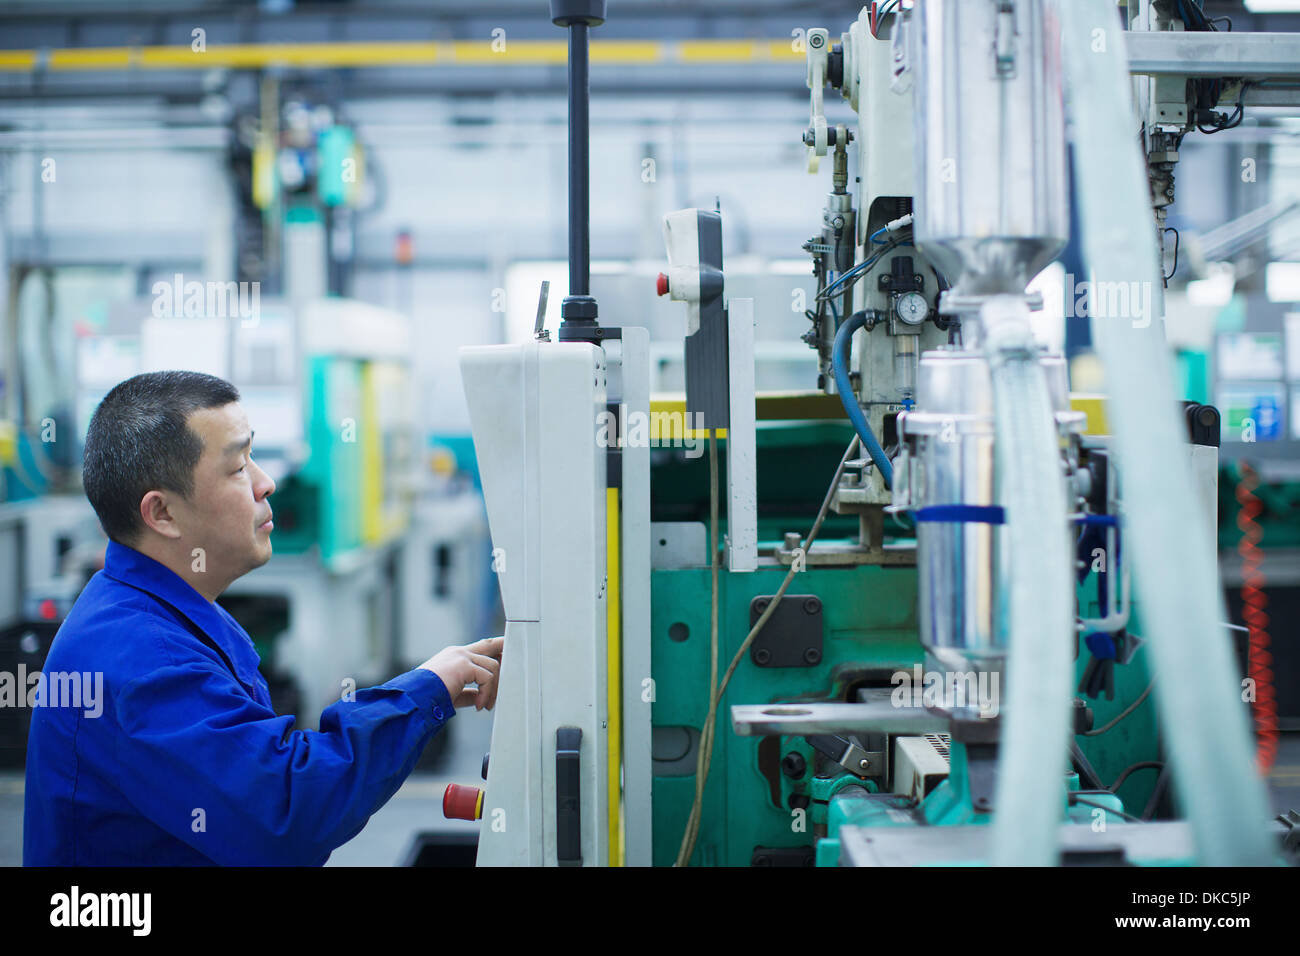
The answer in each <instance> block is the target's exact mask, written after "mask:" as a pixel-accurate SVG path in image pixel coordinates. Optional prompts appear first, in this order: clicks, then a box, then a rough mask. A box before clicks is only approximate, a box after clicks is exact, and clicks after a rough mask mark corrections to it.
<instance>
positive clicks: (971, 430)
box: [899, 349, 1081, 672]
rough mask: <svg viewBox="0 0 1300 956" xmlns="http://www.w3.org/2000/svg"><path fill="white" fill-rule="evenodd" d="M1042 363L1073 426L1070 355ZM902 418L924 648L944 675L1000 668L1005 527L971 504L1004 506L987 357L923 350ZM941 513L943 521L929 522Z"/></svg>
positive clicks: (1061, 422)
mask: <svg viewBox="0 0 1300 956" xmlns="http://www.w3.org/2000/svg"><path fill="white" fill-rule="evenodd" d="M1039 361H1040V363H1041V364H1042V366H1043V370H1044V372H1045V373H1046V375H1047V380H1048V389H1049V391H1050V393H1051V396H1052V404H1053V407H1054V409H1055V411H1056V416H1057V422H1058V427H1059V428H1060V429H1061V431H1062V433H1069V432H1072V431H1076V430H1077V429H1078V428H1079V427H1080V420H1081V416H1079V415H1078V414H1076V413H1072V412H1070V411H1069V393H1068V387H1067V384H1066V366H1065V362H1064V360H1063V359H1062V358H1061V357H1060V356H1058V355H1044V356H1042V357H1041V358H1040V360H1039ZM899 421H900V423H899V430H900V435H901V437H902V441H903V445H904V448H905V450H906V453H907V466H906V475H907V489H906V494H907V499H908V502H909V504H910V506H911V508H912V511H913V514H914V515H915V516H916V517H917V523H916V555H917V557H916V561H917V575H918V585H919V597H918V603H919V617H920V621H919V623H920V639H921V644H922V645H923V646H924V647H925V648H926V650H927V652H928V653H929V655H930V657H931V658H932V660H933V661H934V662H935V663H936V665H937V666H938V667H939V668H941V669H943V670H946V671H954V672H960V671H966V670H971V669H974V670H990V671H996V670H1000V669H1001V664H1002V659H1003V658H1004V657H1005V655H1006V649H1007V644H1006V633H1005V629H1003V628H1001V627H999V626H998V612H999V609H998V607H997V595H998V589H997V587H996V584H997V576H998V574H999V571H998V568H999V562H998V551H997V548H998V533H999V527H1000V526H999V525H998V524H996V523H992V522H990V521H987V520H978V516H979V514H980V513H979V512H977V511H973V510H970V509H978V508H993V507H994V506H996V505H997V503H998V502H997V497H996V488H997V485H996V483H995V482H996V479H995V473H994V438H993V386H992V379H991V377H990V374H989V365H988V360H987V358H986V357H985V356H984V355H983V354H982V353H980V352H977V351H972V350H960V349H940V350H937V351H930V352H925V353H924V354H922V356H921V361H920V369H919V376H918V381H917V410H916V411H913V412H908V413H906V414H904V415H902V416H900V420H899ZM931 509H939V510H937V511H936V510H931ZM944 509H946V511H945V510H944ZM954 509H955V510H954ZM986 514H990V513H986ZM935 515H939V516H944V515H946V517H942V518H941V520H927V518H930V517H933V516H935Z"/></svg>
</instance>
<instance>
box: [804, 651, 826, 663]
mask: <svg viewBox="0 0 1300 956" xmlns="http://www.w3.org/2000/svg"><path fill="white" fill-rule="evenodd" d="M803 659H804V660H805V661H807V662H808V663H809V664H819V663H821V659H822V652H821V651H819V650H817V648H815V647H810V648H808V649H807V650H805V651H804V652H803Z"/></svg>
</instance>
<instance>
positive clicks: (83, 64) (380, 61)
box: [0, 38, 802, 73]
mask: <svg viewBox="0 0 1300 956" xmlns="http://www.w3.org/2000/svg"><path fill="white" fill-rule="evenodd" d="M567 57H568V45H567V43H566V42H565V41H563V40H510V39H508V38H506V39H505V42H504V44H503V45H494V43H493V42H492V41H486V40H483V41H480V40H458V41H455V42H446V43H434V42H421V43H402V42H380V43H375V42H363V43H243V44H240V43H234V44H215V43H214V44H209V45H208V46H207V47H206V49H204V50H202V51H196V50H194V49H192V48H191V47H189V46H144V47H85V48H69V49H54V50H48V51H46V50H0V72H10V73H13V72H22V73H27V72H33V71H35V70H39V69H46V70H51V71H78V70H81V71H85V70H129V69H142V70H150V69H153V70H209V69H235V70H252V69H266V68H271V67H317V68H322V67H354V68H360V67H385V66H427V65H431V64H437V65H439V66H466V67H481V66H550V65H562V64H563V63H564V62H565V60H566V59H567ZM801 58H802V54H801V53H798V52H796V51H794V50H793V49H792V48H791V44H790V42H789V41H788V40H665V41H644V40H593V41H592V43H591V62H592V63H599V64H614V65H624V66H629V65H654V64H672V63H691V64H729V63H752V62H767V61H772V60H785V59H788V60H795V59H801Z"/></svg>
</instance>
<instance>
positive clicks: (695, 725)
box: [651, 421, 1175, 866]
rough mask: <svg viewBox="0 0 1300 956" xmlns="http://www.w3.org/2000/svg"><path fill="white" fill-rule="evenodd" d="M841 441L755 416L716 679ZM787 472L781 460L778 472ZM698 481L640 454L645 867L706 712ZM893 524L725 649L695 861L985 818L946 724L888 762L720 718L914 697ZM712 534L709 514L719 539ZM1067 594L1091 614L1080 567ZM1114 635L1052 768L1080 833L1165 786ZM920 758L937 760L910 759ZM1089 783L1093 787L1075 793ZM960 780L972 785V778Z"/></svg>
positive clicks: (702, 483)
mask: <svg viewBox="0 0 1300 956" xmlns="http://www.w3.org/2000/svg"><path fill="white" fill-rule="evenodd" d="M852 434H853V432H852V429H851V427H850V426H849V425H848V423H847V422H842V421H841V422H836V421H765V422H761V423H760V424H759V427H758V431H757V442H756V445H757V461H758V469H759V473H760V475H762V476H763V479H764V480H763V481H762V482H761V484H760V489H761V492H762V495H761V497H760V499H759V508H758V511H759V515H760V519H759V530H760V537H759V540H760V554H761V555H762V556H763V557H762V558H761V559H760V566H759V567H758V569H757V570H755V571H752V572H742V573H737V572H730V571H728V570H726V568H725V567H723V568H720V570H719V600H718V630H719V648H718V661H719V664H718V670H719V673H721V672H723V671H725V669H726V667H727V664H728V662H730V661H731V660H732V658H733V656H734V655H735V654H736V652H737V650H738V649H739V648H740V645H741V643H742V641H743V640H744V638H745V636H746V634H747V633H748V631H749V629H750V627H751V626H752V625H753V624H754V622H755V620H756V619H757V617H758V615H759V614H760V613H761V611H762V609H763V607H764V606H765V605H764V603H763V602H765V601H770V600H771V598H772V596H773V595H774V594H775V593H776V592H777V590H778V589H779V587H780V585H781V582H782V580H783V579H784V577H785V575H786V572H787V568H788V564H789V560H790V558H789V554H788V551H789V544H790V542H788V541H786V536H787V535H789V534H791V533H796V532H797V534H798V535H800V536H802V535H803V534H806V533H807V530H808V527H807V526H809V525H811V523H812V521H813V517H814V516H815V515H816V512H817V507H818V503H819V501H820V499H821V497H822V496H823V495H824V494H825V491H826V488H825V486H826V483H827V482H828V481H829V478H830V476H831V475H833V474H834V473H835V468H836V463H837V462H838V459H839V455H840V453H841V452H842V450H843V448H844V446H845V445H846V444H847V443H848V441H849V440H850V438H851V437H852ZM725 445H726V439H725V438H723V439H720V440H719V458H720V459H722V460H723V464H722V465H721V478H720V484H721V485H722V486H723V487H725V486H726V471H725V454H724V452H725ZM792 463H798V467H791V464H792ZM769 475H770V476H771V480H770V481H769V480H767V478H768V476H769ZM708 481H709V470H708V461H707V458H706V457H703V456H702V457H699V458H695V459H691V458H690V457H688V456H687V455H686V454H685V453H683V452H680V451H670V450H667V449H664V450H661V451H658V452H656V455H655V458H654V464H653V465H652V471H651V483H652V484H651V488H652V502H653V505H652V509H653V510H652V519H653V521H654V522H655V523H654V524H653V525H652V532H653V541H652V547H653V548H654V553H655V555H656V557H655V561H654V570H653V571H652V577H651V589H652V590H651V599H652V609H653V610H652V620H651V634H652V656H653V675H654V679H655V701H654V708H653V724H654V730H653V735H654V736H653V740H654V764H653V766H654V801H653V808H654V862H655V865H658V866H667V865H671V864H672V863H673V862H674V860H675V859H676V857H677V855H678V852H679V848H680V846H681V843H682V837H683V833H684V831H685V829H686V826H687V821H688V817H689V815H690V811H691V807H692V804H693V801H694V799H695V783H696V755H697V753H698V747H699V743H700V733H701V728H703V727H704V725H705V719H706V714H707V710H708V703H709V688H708V677H709V673H710V633H709V629H710V607H711V605H710V599H711V595H710V571H709V568H708V565H707V553H708V552H707V543H706V542H707V522H708V511H709V491H708ZM857 530H858V523H857V520H856V518H855V517H854V516H851V515H836V514H833V513H832V514H831V515H830V517H829V518H828V520H827V521H826V523H825V524H824V525H823V527H822V530H821V534H820V535H819V537H818V541H819V545H818V546H817V547H814V548H813V549H811V550H810V551H809V554H810V555H816V554H817V553H818V549H819V548H826V549H828V550H829V552H840V553H842V552H845V551H848V550H850V549H851V548H852V546H853V544H854V543H855V542H853V541H852V540H846V539H852V538H853V537H854V534H855V533H856V532H857ZM893 530H894V531H895V532H896V533H897V534H898V535H899V536H898V537H897V538H896V539H895V541H894V544H895V545H896V546H897V551H896V552H894V553H893V556H892V557H891V559H890V561H891V563H888V564H881V563H875V564H872V563H850V564H839V565H829V566H827V565H820V564H818V563H816V561H817V559H816V558H814V559H813V560H811V561H810V562H809V563H808V565H807V566H806V569H805V570H804V571H802V572H801V573H799V574H798V575H796V576H795V578H794V581H793V583H792V584H791V585H790V587H789V590H788V591H787V592H786V594H785V595H784V598H783V600H782V603H781V606H780V607H779V608H778V612H780V613H779V616H777V615H774V616H773V619H772V620H771V621H770V622H769V623H768V625H767V628H765V629H764V631H763V632H760V637H759V638H756V639H755V642H754V644H753V645H752V646H751V647H750V649H749V651H748V652H747V653H746V654H745V655H744V656H743V657H742V659H741V662H740V664H739V666H738V667H737V669H736V672H735V676H734V678H733V679H732V681H731V682H730V684H729V685H728V687H727V690H726V693H725V695H724V696H723V698H722V700H721V706H720V708H719V711H720V715H723V716H720V719H719V721H718V727H717V731H716V736H715V743H714V746H713V759H712V766H711V770H710V773H709V776H708V784H707V786H706V788H705V793H704V800H703V804H702V814H701V821H700V824H699V836H698V839H697V842H696V845H695V849H694V853H693V855H692V863H693V864H694V865H705V866H750V865H755V866H812V865H832V866H833V865H838V864H839V860H840V847H839V843H838V840H837V835H838V832H839V828H840V827H841V826H843V825H846V824H850V825H856V826H942V825H952V824H965V823H986V822H988V821H989V819H990V817H991V813H990V812H989V807H988V805H987V803H984V804H983V805H982V806H979V805H978V804H980V802H981V800H983V799H984V797H986V796H987V795H986V794H985V795H982V794H979V793H977V792H976V793H972V785H971V780H972V778H971V777H970V776H968V767H967V764H966V756H967V746H968V744H966V743H962V742H959V741H953V740H951V739H950V738H949V736H948V734H947V733H946V729H947V728H946V727H945V728H944V731H945V732H936V733H935V734H929V735H924V736H923V737H922V738H912V739H909V740H906V741H905V742H904V743H903V744H902V747H903V749H904V750H911V751H915V752H916V753H919V754H920V755H921V759H917V758H916V757H915V756H909V761H908V763H907V765H906V766H905V767H901V768H900V767H899V766H898V756H899V753H900V749H899V748H900V744H899V738H900V736H902V735H894V734H888V735H887V734H877V735H873V734H868V735H864V736H863V737H861V738H859V739H858V740H856V741H854V743H855V745H856V744H857V743H860V744H861V745H862V746H861V750H860V751H859V750H857V749H854V750H852V751H850V752H848V754H846V753H845V752H843V751H840V752H837V750H836V744H835V741H834V740H833V739H831V740H827V739H825V738H826V736H827V735H820V736H816V735H815V736H813V737H812V738H809V737H804V736H791V735H775V734H774V735H763V736H741V735H739V734H737V733H736V732H735V731H734V729H733V728H732V727H731V725H730V721H729V720H727V719H725V714H726V713H728V709H729V707H730V706H731V705H732V704H759V703H769V704H774V705H797V704H799V703H807V702H817V703H830V702H845V703H852V702H855V701H858V700H860V699H862V697H861V694H862V693H863V692H865V693H866V694H867V695H874V696H875V697H876V698H877V699H880V698H882V697H883V698H885V699H888V698H890V697H891V696H894V695H902V696H906V697H908V698H910V696H911V695H912V694H913V693H918V694H922V695H923V694H924V689H923V687H921V686H920V683H919V681H918V680H917V678H918V677H919V674H920V668H921V667H923V665H924V662H925V654H924V649H923V647H922V646H921V643H920V640H919V636H918V616H917V596H918V586H917V568H916V565H915V552H914V551H913V550H911V549H912V548H913V547H914V542H913V541H912V539H911V538H909V537H907V535H908V534H909V532H908V531H907V530H906V529H905V528H904V527H903V526H901V525H894V526H893ZM725 535H726V522H725V519H724V520H722V521H720V530H719V540H722V539H723V538H724V537H725ZM783 552H786V553H785V554H784V561H783V560H782V555H783ZM1079 601H1080V605H1079V606H1080V613H1081V614H1083V615H1092V616H1099V615H1101V614H1103V610H1104V609H1103V608H1101V607H1099V606H1098V604H1099V602H1098V587H1097V577H1096V575H1095V574H1088V575H1086V576H1085V579H1084V581H1083V582H1082V583H1081V584H1080V588H1079ZM782 608H784V611H783V612H782V610H781V609H782ZM769 628H770V631H769V630H768V629H769ZM1127 633H1128V634H1129V635H1130V638H1129V640H1128V642H1127V645H1126V647H1125V651H1126V652H1127V655H1126V656H1127V659H1126V660H1125V662H1124V663H1122V664H1121V663H1117V664H1115V665H1113V677H1112V683H1113V687H1112V688H1111V696H1107V694H1106V693H1105V688H1104V681H1101V682H1099V683H1098V685H1097V687H1098V691H1099V692H1098V695H1097V697H1096V698H1095V699H1094V698H1092V697H1089V696H1087V695H1086V693H1084V692H1080V694H1079V695H1078V698H1077V701H1076V706H1077V709H1078V712H1079V715H1080V724H1079V729H1080V731H1081V734H1080V735H1079V736H1078V737H1077V738H1076V739H1077V740H1078V742H1079V755H1078V758H1077V759H1076V761H1075V765H1076V769H1075V770H1073V771H1072V772H1068V773H1067V772H1066V768H1065V766H1064V765H1063V767H1062V771H1063V776H1062V786H1061V801H1062V805H1061V815H1062V820H1063V821H1064V820H1066V819H1070V820H1073V821H1075V822H1081V823H1087V824H1092V823H1093V822H1094V821H1097V820H1098V819H1104V820H1105V822H1106V824H1108V825H1119V824H1120V823H1121V822H1122V819H1123V815H1124V814H1126V813H1127V814H1128V815H1129V816H1134V817H1136V816H1142V815H1146V813H1147V809H1148V807H1149V809H1150V814H1149V818H1150V819H1162V818H1166V817H1169V816H1172V815H1173V811H1174V809H1175V808H1174V807H1173V805H1172V802H1171V800H1170V797H1169V788H1168V787H1167V781H1165V782H1164V783H1162V784H1161V785H1160V786H1159V790H1160V791H1161V792H1160V793H1156V790H1157V782H1158V781H1159V779H1160V769H1161V766H1160V765H1161V763H1162V752H1161V746H1160V738H1159V733H1158V729H1157V726H1156V719H1155V708H1154V701H1153V700H1152V698H1151V694H1150V692H1149V688H1150V683H1151V678H1150V673H1149V670H1148V667H1147V662H1146V654H1145V649H1144V647H1143V646H1142V644H1141V641H1140V639H1137V638H1136V635H1140V634H1141V624H1140V620H1138V618H1137V614H1136V610H1135V609H1131V619H1130V624H1129V627H1128V628H1127ZM1079 648H1080V652H1079V655H1078V657H1079V659H1078V661H1077V662H1076V670H1075V678H1076V681H1082V680H1083V679H1084V678H1085V676H1086V675H1087V672H1088V668H1089V665H1090V663H1091V661H1092V660H1093V655H1092V654H1091V653H1090V651H1089V648H1088V647H1087V646H1086V645H1085V639H1084V635H1082V634H1081V635H1080V640H1079ZM914 687H915V688H916V690H915V691H914V690H913V688H914ZM1085 689H1086V686H1085ZM994 690H996V688H995V689H994ZM1116 718H1119V719H1118V720H1117V719H1116ZM1089 730H1094V731H1095V730H1101V731H1102V732H1100V733H1091V734H1090V733H1088V731H1089ZM917 745H919V749H918V748H917ZM971 746H976V747H978V746H980V745H979V744H971ZM936 754H937V755H939V756H940V757H941V758H942V759H941V760H940V761H937V762H932V763H931V764H929V765H928V766H921V764H922V763H924V760H925V759H927V758H931V757H932V756H933V755H936ZM846 756H848V757H850V758H851V759H849V760H847V761H845V762H848V763H850V764H852V763H853V762H854V761H857V762H859V763H860V761H861V760H863V759H865V760H867V761H868V766H867V769H866V771H865V772H862V773H855V772H851V771H850V770H849V769H847V768H846V766H845V765H844V762H841V761H843V760H844V758H845V757H846ZM949 767H951V773H949ZM859 769H861V768H859ZM1080 769H1082V770H1083V771H1084V773H1083V777H1084V779H1083V780H1080V776H1081V774H1080V773H1079V770H1080ZM1126 770H1127V773H1126ZM1089 775H1092V776H1095V777H1096V778H1097V780H1096V781H1092V786H1089V785H1088V783H1089V781H1088V776H1089ZM976 781H977V782H976V789H977V790H978V775H977V776H976ZM1097 781H1100V788H1110V787H1111V786H1112V785H1114V784H1116V783H1118V784H1119V785H1118V786H1117V787H1115V793H1114V794H1110V793H1099V792H1096V791H1097V790H1098V789H1099V787H1098V783H1097ZM918 786H919V789H917V787H918ZM894 791H902V792H894ZM1153 794H1154V796H1155V800H1154V801H1153V799H1152V798H1153ZM1126 808H1127V809H1126Z"/></svg>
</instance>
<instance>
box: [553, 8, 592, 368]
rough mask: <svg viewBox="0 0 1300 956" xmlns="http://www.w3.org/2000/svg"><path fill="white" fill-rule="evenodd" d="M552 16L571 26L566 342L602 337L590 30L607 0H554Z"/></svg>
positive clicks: (563, 335)
mask: <svg viewBox="0 0 1300 956" xmlns="http://www.w3.org/2000/svg"><path fill="white" fill-rule="evenodd" d="M551 21H552V22H553V23H555V24H556V25H557V26H561V27H565V28H566V29H567V30H568V31H569V294H568V296H566V297H565V299H564V303H563V305H561V307H560V315H561V317H562V319H563V321H562V322H561V323H560V329H559V336H558V338H559V341H561V342H599V341H600V340H601V338H602V330H601V328H600V326H599V325H598V324H597V322H596V300H595V299H593V298H592V297H591V232H590V230H591V181H590V180H591V138H590V123H591V120H590V114H589V111H588V105H589V100H590V96H591V81H590V71H589V59H588V55H587V41H588V33H589V32H590V28H591V27H595V26H600V24H602V23H604V22H605V0H551Z"/></svg>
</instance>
